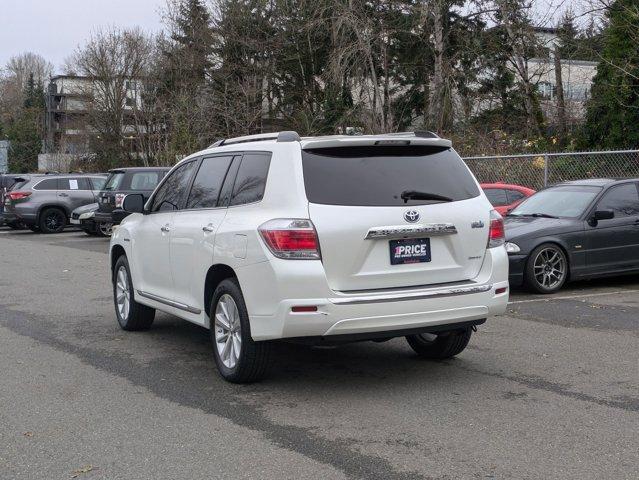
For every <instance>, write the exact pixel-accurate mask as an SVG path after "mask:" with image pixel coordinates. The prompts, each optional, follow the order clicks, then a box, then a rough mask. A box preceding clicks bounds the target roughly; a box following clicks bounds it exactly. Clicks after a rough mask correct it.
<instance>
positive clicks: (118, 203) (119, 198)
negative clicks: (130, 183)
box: [115, 193, 126, 208]
mask: <svg viewBox="0 0 639 480" xmlns="http://www.w3.org/2000/svg"><path fill="white" fill-rule="evenodd" d="M124 197H126V194H124V193H116V194H115V208H122V204H123V203H124Z"/></svg>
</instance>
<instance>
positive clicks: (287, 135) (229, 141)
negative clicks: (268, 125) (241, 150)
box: [209, 131, 300, 148]
mask: <svg viewBox="0 0 639 480" xmlns="http://www.w3.org/2000/svg"><path fill="white" fill-rule="evenodd" d="M263 140H275V141H277V142H299V141H300V136H299V135H298V133H297V132H294V131H284V132H278V133H258V134H256V135H246V136H243V137H235V138H225V139H222V140H218V141H217V142H215V143H213V144H212V145H210V146H209V148H215V147H221V146H223V145H234V144H236V143H249V142H261V141H263Z"/></svg>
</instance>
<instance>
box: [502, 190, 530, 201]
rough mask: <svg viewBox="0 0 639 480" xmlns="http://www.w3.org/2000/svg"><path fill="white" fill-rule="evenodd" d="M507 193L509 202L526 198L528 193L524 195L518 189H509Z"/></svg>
mask: <svg viewBox="0 0 639 480" xmlns="http://www.w3.org/2000/svg"><path fill="white" fill-rule="evenodd" d="M506 193H508V203H509V204H510V203H515V202H517V201H519V200H521V199H522V198H524V197H525V196H526V195H524V194H523V193H521V192H520V191H518V190H508V191H507V192H506Z"/></svg>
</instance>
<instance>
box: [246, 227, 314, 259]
mask: <svg viewBox="0 0 639 480" xmlns="http://www.w3.org/2000/svg"><path fill="white" fill-rule="evenodd" d="M258 231H259V232H260V235H261V236H262V239H263V240H264V243H265V244H266V246H267V247H268V249H269V250H270V251H271V253H272V254H273V255H275V256H276V257H277V258H284V259H288V260H318V259H320V258H321V255H320V250H319V241H318V239H317V232H316V231H315V226H314V225H313V223H312V222H311V221H310V220H306V219H300V218H277V219H274V220H269V221H268V222H266V223H263V224H262V225H260V226H259V227H258Z"/></svg>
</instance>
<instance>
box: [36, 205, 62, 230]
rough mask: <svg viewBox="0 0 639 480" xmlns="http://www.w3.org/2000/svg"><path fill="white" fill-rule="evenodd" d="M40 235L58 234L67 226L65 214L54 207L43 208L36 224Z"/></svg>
mask: <svg viewBox="0 0 639 480" xmlns="http://www.w3.org/2000/svg"><path fill="white" fill-rule="evenodd" d="M38 226H39V227H40V231H41V232H42V233H60V232H62V231H63V230H64V227H66V226H67V214H66V213H64V211H63V210H61V209H59V208H56V207H49V208H45V209H44V210H43V211H42V213H41V214H40V220H39V222H38Z"/></svg>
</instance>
